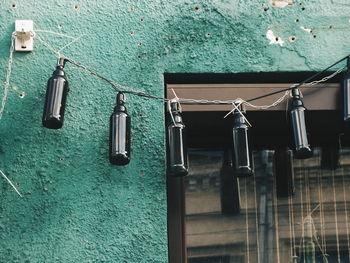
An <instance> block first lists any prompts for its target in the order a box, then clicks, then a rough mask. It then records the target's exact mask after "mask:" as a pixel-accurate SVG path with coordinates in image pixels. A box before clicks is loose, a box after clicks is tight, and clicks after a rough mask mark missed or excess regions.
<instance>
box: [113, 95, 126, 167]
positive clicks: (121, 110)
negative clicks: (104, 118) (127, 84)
mask: <svg viewBox="0 0 350 263" xmlns="http://www.w3.org/2000/svg"><path fill="white" fill-rule="evenodd" d="M124 102H125V99H124V94H123V93H121V92H119V93H118V95H117V104H116V106H115V108H114V112H113V113H112V115H111V117H110V126H109V161H110V163H111V164H114V165H126V164H128V163H129V162H130V144H131V142H130V137H131V118H130V116H129V115H128V113H127V112H126V107H125V105H124Z"/></svg>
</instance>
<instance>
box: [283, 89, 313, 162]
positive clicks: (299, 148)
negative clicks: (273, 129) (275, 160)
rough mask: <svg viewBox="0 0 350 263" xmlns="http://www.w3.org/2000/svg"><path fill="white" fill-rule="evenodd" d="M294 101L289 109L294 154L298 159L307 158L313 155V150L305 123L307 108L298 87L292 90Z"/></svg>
mask: <svg viewBox="0 0 350 263" xmlns="http://www.w3.org/2000/svg"><path fill="white" fill-rule="evenodd" d="M292 96H293V98H292V103H291V107H290V109H289V116H290V123H291V128H292V137H293V150H294V156H295V158H297V159H306V158H310V157H311V156H312V154H313V153H312V150H311V148H310V144H309V141H308V138H307V132H306V124H305V110H306V108H305V107H304V104H303V101H302V100H301V94H300V91H299V90H298V89H293V90H292Z"/></svg>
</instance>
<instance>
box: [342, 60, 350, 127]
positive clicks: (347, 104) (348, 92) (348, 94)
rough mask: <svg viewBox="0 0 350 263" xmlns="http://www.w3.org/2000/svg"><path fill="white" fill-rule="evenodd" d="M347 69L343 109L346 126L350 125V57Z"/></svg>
mask: <svg viewBox="0 0 350 263" xmlns="http://www.w3.org/2000/svg"><path fill="white" fill-rule="evenodd" d="M347 66H348V68H347V70H346V71H345V73H344V75H343V83H342V84H343V111H344V121H345V126H347V127H350V57H348V58H347Z"/></svg>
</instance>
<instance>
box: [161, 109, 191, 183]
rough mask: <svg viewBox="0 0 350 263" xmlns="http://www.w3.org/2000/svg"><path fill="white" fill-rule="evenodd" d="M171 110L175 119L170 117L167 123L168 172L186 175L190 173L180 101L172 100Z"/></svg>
mask: <svg viewBox="0 0 350 263" xmlns="http://www.w3.org/2000/svg"><path fill="white" fill-rule="evenodd" d="M170 110H171V113H172V116H173V118H174V120H173V119H172V118H171V117H170V118H169V122H168V124H167V127H166V130H167V149H168V154H167V156H168V174H169V175H170V176H186V175H187V174H188V157H187V147H186V143H185V134H184V128H185V125H184V124H183V122H182V117H181V115H180V111H179V104H178V102H171V104H170Z"/></svg>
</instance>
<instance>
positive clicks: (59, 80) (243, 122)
mask: <svg viewBox="0 0 350 263" xmlns="http://www.w3.org/2000/svg"><path fill="white" fill-rule="evenodd" d="M31 33H32V34H33V35H34V37H35V38H36V39H38V40H39V42H40V43H41V44H42V45H43V46H45V47H46V48H47V49H48V50H50V51H51V52H53V53H54V54H55V55H56V56H57V57H58V58H59V63H58V65H57V67H56V71H55V72H54V73H53V76H52V77H51V78H50V80H49V82H48V87H47V93H46V96H47V97H46V100H45V107H44V117H43V125H44V126H45V127H47V128H51V129H59V128H61V127H62V125H63V116H64V108H65V101H66V96H67V92H68V82H67V79H66V77H65V72H64V70H63V69H64V67H65V64H66V62H68V63H71V64H73V65H75V66H77V67H78V68H81V69H83V70H84V71H86V72H88V73H89V74H91V75H93V76H95V77H97V78H99V79H101V80H103V81H104V82H106V83H108V84H109V85H110V86H112V87H113V88H114V89H115V90H116V91H117V92H118V93H119V94H132V95H135V96H139V97H144V98H147V99H154V100H158V101H161V102H163V103H168V106H169V108H170V104H173V109H174V110H170V115H171V117H172V121H173V124H174V126H173V127H172V129H175V130H182V129H183V128H184V126H183V124H182V120H181V116H180V114H178V112H181V106H180V103H183V104H198V105H201V104H208V105H210V104H216V105H225V104H228V105H230V104H232V106H233V110H232V111H230V113H233V114H234V115H235V125H236V129H235V128H234V131H236V137H237V138H236V139H235V144H237V145H239V146H237V147H240V148H242V147H246V145H248V141H247V140H248V139H247V129H248V128H250V127H251V125H250V124H249V122H248V120H247V118H246V117H245V111H244V108H243V107H242V106H244V105H245V106H248V107H252V108H257V109H268V108H270V107H274V106H277V105H278V104H280V103H282V102H283V101H284V100H285V99H286V98H287V97H288V95H289V94H290V91H292V93H291V95H292V98H293V100H292V109H291V110H290V113H291V114H290V115H291V122H292V126H293V125H294V126H295V127H294V128H295V129H294V130H295V131H296V135H295V134H294V135H295V136H294V142H295V144H296V145H299V148H298V147H297V148H296V153H297V155H299V157H298V158H307V157H309V155H310V154H312V151H311V149H310V147H309V143H308V140H307V136H306V130H305V121H304V120H303V119H304V117H303V115H304V110H305V107H304V106H303V103H302V95H301V93H300V91H299V89H298V88H300V87H305V86H313V85H316V84H318V83H322V82H326V81H328V80H329V79H331V78H333V77H334V76H335V75H337V74H339V73H340V72H342V71H343V70H344V69H345V68H347V67H343V68H339V69H338V70H337V71H335V72H334V73H332V74H330V75H328V76H326V77H324V78H322V79H320V80H316V81H312V80H313V79H315V78H317V77H318V76H320V75H321V74H323V73H325V72H326V71H328V70H329V69H331V68H333V67H334V66H336V65H338V64H339V63H341V62H342V61H344V60H345V59H348V61H349V56H346V57H344V58H342V59H340V60H338V61H336V62H335V63H333V64H332V65H330V66H329V67H327V68H325V69H324V70H322V71H320V72H318V73H316V74H314V75H312V76H311V77H309V78H307V79H305V80H304V81H302V82H300V83H296V84H293V85H292V86H291V87H288V88H285V89H281V90H278V91H275V92H271V93H267V94H263V95H260V96H257V97H254V98H250V99H246V100H244V99H242V98H234V99H230V100H207V99H193V98H179V97H177V96H176V94H175V92H174V95H175V98H173V99H168V98H165V97H159V96H155V95H152V94H148V93H144V92H141V91H137V90H133V89H131V88H129V87H126V86H123V85H120V84H118V83H115V82H114V81H112V80H110V79H108V78H106V77H104V76H102V75H101V74H99V73H98V72H96V71H94V70H92V69H90V68H89V67H87V66H85V65H82V64H81V63H78V62H76V61H75V60H74V59H71V58H68V57H66V56H65V55H63V54H62V51H63V50H64V49H65V48H67V47H69V46H70V45H72V44H73V43H75V42H77V41H79V39H80V38H81V37H82V36H83V35H81V36H79V37H73V36H69V35H65V34H61V33H57V32H53V31H48V30H36V31H34V32H31ZM39 33H49V34H54V35H58V36H61V37H66V38H69V39H72V40H71V41H70V42H69V43H67V44H65V45H64V46H62V47H61V48H60V49H59V50H56V49H55V48H53V47H52V46H51V45H50V44H48V43H47V42H46V41H45V40H44V39H43V38H42V37H41V36H40V35H39ZM15 37H16V33H15V32H14V33H13V34H12V38H11V47H10V55H9V61H8V68H7V72H6V82H5V87H4V95H3V99H2V104H1V108H0V119H1V117H2V114H3V111H4V108H5V104H6V99H7V96H8V89H9V85H10V78H11V70H12V62H13V52H14V39H15ZM348 68H349V65H348ZM57 92H58V93H59V94H61V95H60V96H58V97H57V98H59V99H60V101H52V99H53V97H55V96H56V95H57V94H58V93H57ZM279 93H284V94H283V95H282V96H281V97H279V98H278V99H277V100H275V101H274V102H273V103H271V104H270V105H254V104H252V102H253V101H256V100H260V99H262V98H266V97H269V96H273V95H276V94H279ZM55 94H56V95H55ZM57 98H56V99H57ZM119 98H122V99H117V106H116V107H115V112H114V115H115V118H114V119H113V120H112V116H111V125H110V126H111V127H112V126H113V127H114V128H113V129H119V128H118V127H121V126H122V127H123V130H112V128H111V134H110V136H117V133H118V134H119V133H122V134H124V136H130V133H128V132H127V130H128V129H129V128H130V127H129V126H130V120H129V119H130V118H129V119H128V118H126V117H125V116H128V115H127V113H126V108H125V105H124V96H122V97H121V96H119ZM174 103H176V104H178V105H175V104H174ZM116 110H117V111H118V112H119V113H120V114H119V113H118V114H116V113H117V112H116ZM121 112H122V113H123V114H121ZM54 115H55V116H54ZM174 115H176V116H177V118H178V119H179V121H175V118H174ZM121 121H122V122H121ZM113 122H114V123H113ZM116 127H117V128H116ZM242 127H243V128H242ZM242 129H243V130H244V134H245V135H244V134H241V132H242ZM168 132H169V133H168V134H169V135H171V134H172V131H171V129H169V131H168ZM112 133H114V134H112ZM304 133H305V134H304ZM240 134H241V135H240ZM298 134H303V136H299V135H298ZM304 135H305V136H304ZM174 136H175V137H174V140H173V142H176V143H179V145H181V147H182V148H181V150H180V148H179V149H178V150H179V151H178V154H182V155H184V154H185V149H184V148H183V146H182V142H180V141H178V140H177V139H176V140H175V138H177V137H176V136H180V137H181V138H182V133H181V132H180V133H178V134H177V135H175V134H174ZM298 136H299V137H298ZM111 138H112V137H111ZM244 138H245V140H244V142H242V141H241V140H242V139H244ZM181 140H182V139H181ZM129 143H130V138H129V137H125V138H123V140H122V144H123V146H120V144H121V142H120V141H118V140H116V141H115V145H112V146H111V147H112V148H113V147H114V148H115V147H116V145H117V144H118V147H119V148H120V149H123V151H125V148H128V147H129V145H128V144H129ZM242 143H243V144H242ZM246 148H247V147H246ZM236 150H237V152H242V151H240V150H242V149H236ZM183 158H185V157H184V156H182V157H181V158H180V159H181V160H182V159H183ZM235 158H236V163H239V160H241V161H242V160H243V158H240V157H237V156H236V157H235ZM245 158H246V161H247V164H246V165H243V166H241V167H240V169H242V170H247V171H248V170H250V169H251V167H250V160H249V158H250V157H249V153H248V152H247V153H246V156H245ZM180 159H179V160H180ZM181 162H182V163H185V162H183V161H181ZM182 174H183V175H185V174H187V173H182ZM246 174H247V175H248V174H249V173H248V172H246Z"/></svg>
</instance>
